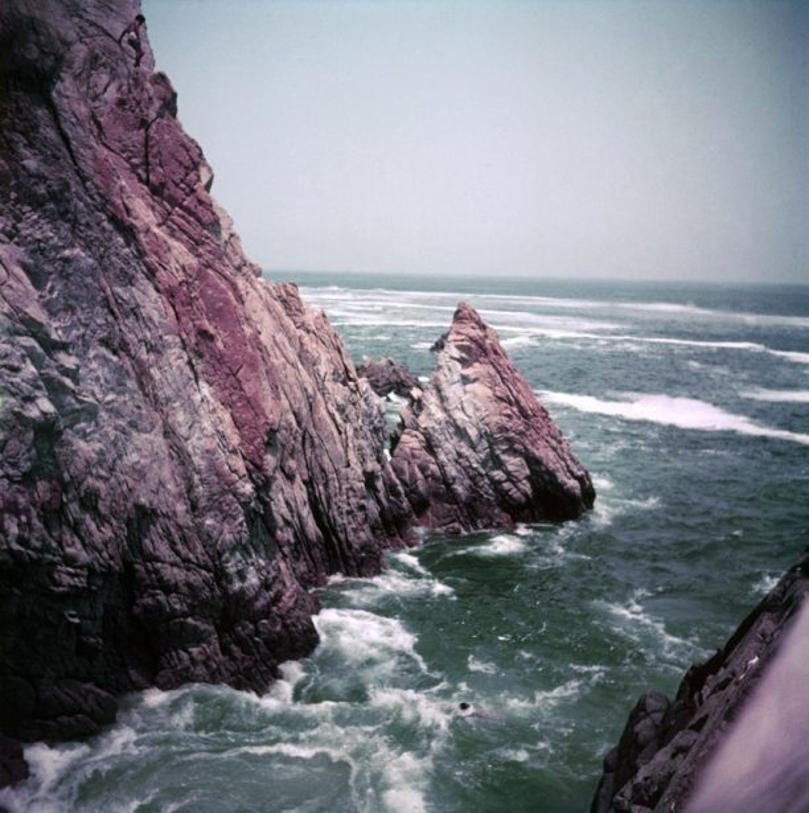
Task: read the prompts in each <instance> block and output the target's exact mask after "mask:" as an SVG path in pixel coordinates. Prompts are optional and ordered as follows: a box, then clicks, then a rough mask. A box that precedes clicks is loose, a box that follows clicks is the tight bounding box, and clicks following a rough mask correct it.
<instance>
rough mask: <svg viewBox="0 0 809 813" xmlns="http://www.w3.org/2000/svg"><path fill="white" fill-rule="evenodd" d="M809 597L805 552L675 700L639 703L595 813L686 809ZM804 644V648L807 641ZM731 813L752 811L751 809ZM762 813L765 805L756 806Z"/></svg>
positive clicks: (607, 766)
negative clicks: (792, 621) (716, 753)
mask: <svg viewBox="0 0 809 813" xmlns="http://www.w3.org/2000/svg"><path fill="white" fill-rule="evenodd" d="M808 592H809V555H804V556H803V558H802V559H801V560H800V562H799V563H798V564H797V565H795V566H794V567H793V568H791V569H790V570H789V571H788V572H787V573H786V575H785V576H784V577H783V578H782V579H781V580H780V581H779V582H778V584H777V585H776V586H775V587H774V588H773V589H772V590H771V591H770V593H769V594H768V595H767V596H766V598H764V600H763V601H762V602H761V603H760V604H759V605H758V606H757V607H756V608H755V610H753V612H752V613H750V615H749V616H747V618H746V619H745V620H744V621H743V622H742V624H741V625H740V626H739V628H738V629H737V630H736V632H735V633H734V634H733V635H732V636H731V638H730V640H729V641H728V642H727V643H726V644H725V646H724V647H723V648H722V649H721V650H719V651H717V652H716V654H715V655H714V656H713V657H711V658H710V659H709V660H707V661H706V662H705V663H703V664H700V665H697V666H692V667H691V668H690V669H689V670H688V672H687V673H686V675H685V677H684V678H683V681H682V683H681V684H680V687H679V689H678V691H677V696H676V699H675V700H674V702H672V703H670V702H669V701H668V700H667V699H666V698H665V697H663V696H662V695H659V694H656V693H652V694H648V695H646V696H644V697H642V698H641V699H640V701H639V702H638V704H637V705H636V706H635V708H634V709H633V710H632V712H631V713H630V715H629V720H628V721H627V724H626V727H625V728H624V731H623V734H622V735H621V739H620V742H619V743H618V745H617V746H616V747H615V748H613V749H612V750H611V751H610V752H609V753H608V754H607V757H606V759H605V760H604V774H603V776H602V778H601V781H600V782H599V786H598V789H597V791H596V796H595V798H594V800H593V804H592V808H591V811H592V813H612V811H621V812H622V813H624V812H627V813H628V812H629V811H631V813H648V812H649V811H657V812H659V813H664V811H665V813H669V812H670V811H679V810H686V809H687V806H688V803H689V800H691V799H692V794H693V791H694V788H695V785H696V783H697V781H698V780H699V779H700V777H701V776H702V774H703V772H704V771H705V768H706V766H707V765H708V764H709V762H710V759H711V758H712V757H713V756H714V754H715V752H717V750H718V748H719V746H721V745H722V744H723V741H724V740H725V739H726V738H727V736H728V733H729V730H730V729H729V725H730V723H731V721H733V720H735V719H736V718H738V717H739V716H740V714H742V713H743V712H744V710H745V709H746V704H747V702H748V701H749V700H750V699H751V698H752V697H753V696H754V693H755V690H756V687H757V686H758V685H759V684H760V683H761V682H762V680H763V678H764V677H765V676H766V675H767V674H768V669H769V668H770V667H771V665H772V664H773V661H774V656H775V655H776V654H777V653H778V651H779V646H780V645H781V643H782V641H783V639H784V638H785V633H786V632H787V630H788V629H789V628H790V621H791V620H792V618H793V617H794V616H795V615H796V613H797V610H798V609H799V608H800V607H801V605H802V604H803V602H804V599H805V598H806V595H807V593H808ZM799 645H800V646H801V647H804V646H805V642H803V641H800V642H799ZM801 690H802V691H803V690H805V687H803V689H801ZM762 733H763V732H762ZM804 784H805V783H804ZM776 795H777V794H773V796H772V797H771V798H772V801H773V802H775V796H776ZM700 809H701V810H702V808H700ZM726 809H727V810H731V809H733V810H734V813H743V811H749V813H753V809H751V808H749V807H744V808H743V809H739V808H737V807H733V808H730V807H728V808H726ZM759 809H764V808H758V807H756V808H755V810H759ZM772 809H778V810H782V809H783V810H803V809H805V808H803V807H800V806H798V807H789V806H787V807H783V808H782V807H778V806H775V807H773V808H772Z"/></svg>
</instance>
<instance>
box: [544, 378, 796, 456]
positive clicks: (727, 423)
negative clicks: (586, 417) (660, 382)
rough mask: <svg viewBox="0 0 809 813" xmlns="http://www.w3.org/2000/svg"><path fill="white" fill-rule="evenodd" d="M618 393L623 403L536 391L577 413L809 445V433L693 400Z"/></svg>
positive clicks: (570, 394) (550, 401)
mask: <svg viewBox="0 0 809 813" xmlns="http://www.w3.org/2000/svg"><path fill="white" fill-rule="evenodd" d="M618 394H619V395H623V400H609V401H608V400H604V399H601V398H596V397H595V396H592V395H578V394H574V393H566V392H552V391H549V390H540V391H538V395H539V396H540V397H541V398H542V399H543V400H544V401H547V402H549V403H553V404H559V405H561V406H568V407H572V408H573V409H576V410H578V411H579V412H592V413H597V414H600V415H610V416H614V417H616V418H623V419H624V420H628V421H649V422H651V423H658V424H663V425H665V426H677V427H679V428H680V429H697V430H700V431H703V432H737V433H739V434H742V435H750V436H754V437H763V438H776V439H778V440H788V441H792V442H794V443H801V444H804V445H809V434H803V433H800V432H789V431H787V430H786V429H775V428H773V427H769V426H762V425H761V424H758V423H756V422H755V421H753V420H751V419H750V418H748V417H746V416H744V415H734V414H733V413H731V412H725V410H723V409H721V408H720V407H718V406H714V405H713V404H709V403H707V402H706V401H699V400H697V399H695V398H679V397H672V396H670V395H659V394H643V393H618Z"/></svg>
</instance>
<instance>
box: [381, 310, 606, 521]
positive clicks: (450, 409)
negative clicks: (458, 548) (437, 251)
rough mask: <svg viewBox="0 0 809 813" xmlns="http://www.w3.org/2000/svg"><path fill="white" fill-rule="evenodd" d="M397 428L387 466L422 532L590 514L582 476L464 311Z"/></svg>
mask: <svg viewBox="0 0 809 813" xmlns="http://www.w3.org/2000/svg"><path fill="white" fill-rule="evenodd" d="M402 419H403V429H402V431H401V435H400V436H399V438H398V442H397V443H396V445H395V449H394V452H393V459H392V465H393V468H394V471H395V472H396V474H397V476H398V478H399V480H400V482H401V483H402V485H403V487H404V489H405V492H406V494H407V498H408V500H409V502H410V505H411V507H412V509H413V513H414V514H415V516H416V520H417V522H419V523H420V524H421V525H424V526H426V527H429V528H436V529H441V530H443V531H446V532H450V533H457V532H462V531H469V530H475V529H482V528H510V527H513V525H514V524H515V523H516V522H534V521H539V520H565V519H572V518H574V517H577V516H579V515H580V514H581V513H582V512H583V511H585V510H586V509H588V508H591V507H592V505H593V500H594V499H595V492H594V490H593V485H592V483H591V481H590V476H589V475H588V473H587V471H586V470H585V469H584V467H583V466H582V465H581V464H580V463H579V462H578V460H576V458H575V457H574V456H573V453H572V452H571V450H570V447H569V445H568V443H567V441H566V440H565V439H564V438H563V437H562V433H561V432H560V431H559V429H558V427H557V426H556V424H555V423H554V422H553V421H552V419H551V418H550V416H549V415H548V413H547V412H546V410H545V409H544V408H543V407H542V406H541V405H540V404H539V402H538V401H537V398H536V396H535V395H534V393H533V391H532V390H531V388H530V387H529V386H528V384H527V382H526V381H525V379H524V378H523V376H522V375H521V374H520V373H519V371H518V370H517V369H516V368H515V367H514V366H513V365H512V364H511V362H510V361H509V360H508V357H507V356H506V353H505V351H504V350H503V348H502V347H501V345H500V342H499V340H498V339H497V335H496V334H495V332H494V331H493V330H491V329H490V328H489V327H487V326H486V325H485V324H484V323H483V321H482V320H481V318H480V317H479V316H478V314H477V312H476V311H475V310H474V309H473V308H471V307H469V306H468V305H463V304H462V305H460V306H459V307H458V309H457V310H456V312H455V316H454V317H453V321H452V327H451V328H450V330H449V332H448V333H447V334H446V336H444V337H442V341H441V346H440V349H439V350H438V358H437V364H436V370H435V372H434V373H433V375H432V377H431V378H430V382H429V383H428V384H427V385H425V387H424V390H423V392H421V393H418V392H417V393H416V397H415V400H414V401H413V403H412V404H411V405H410V406H409V407H407V408H406V409H405V410H404V412H403V414H402Z"/></svg>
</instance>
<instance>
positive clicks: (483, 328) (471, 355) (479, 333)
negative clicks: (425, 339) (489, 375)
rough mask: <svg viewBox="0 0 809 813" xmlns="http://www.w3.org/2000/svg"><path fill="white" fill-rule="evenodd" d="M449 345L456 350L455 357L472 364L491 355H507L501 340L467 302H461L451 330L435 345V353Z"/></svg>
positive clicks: (453, 318)
mask: <svg viewBox="0 0 809 813" xmlns="http://www.w3.org/2000/svg"><path fill="white" fill-rule="evenodd" d="M447 345H450V346H452V347H453V348H454V349H455V351H456V352H455V353H453V356H455V357H456V358H458V357H460V358H461V360H463V361H465V362H468V363H471V362H476V361H479V360H481V359H482V358H483V357H485V356H489V355H505V351H504V350H503V349H502V347H501V346H500V340H499V339H498V337H497V333H495V331H494V330H492V328H490V327H489V326H488V325H487V324H486V323H485V322H484V321H483V319H482V318H481V316H480V314H479V313H478V312H477V311H476V310H475V309H474V308H473V307H472V306H471V305H467V304H466V302H460V303H459V304H458V307H457V308H456V309H455V314H454V315H453V317H452V324H451V325H450V329H449V330H448V331H447V332H446V333H445V334H444V335H443V336H442V337H441V338H440V339H438V341H437V342H436V343H435V344H434V345H433V347H432V350H433V351H436V352H438V351H441V350H443V349H444V348H445V347H446V346H447Z"/></svg>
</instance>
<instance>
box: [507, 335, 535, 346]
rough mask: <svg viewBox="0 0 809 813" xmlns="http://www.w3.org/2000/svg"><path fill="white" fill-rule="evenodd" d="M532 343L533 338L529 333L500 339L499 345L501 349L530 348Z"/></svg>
mask: <svg viewBox="0 0 809 813" xmlns="http://www.w3.org/2000/svg"><path fill="white" fill-rule="evenodd" d="M533 343H534V337H533V336H532V335H531V334H529V333H520V334H518V335H517V336H510V337H509V338H507V339H502V340H501V342H500V344H502V345H503V347H530V346H531V345H532V344H533Z"/></svg>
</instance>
